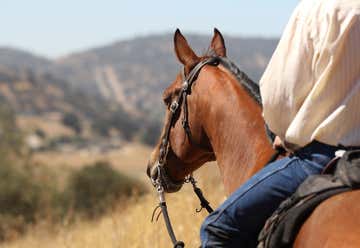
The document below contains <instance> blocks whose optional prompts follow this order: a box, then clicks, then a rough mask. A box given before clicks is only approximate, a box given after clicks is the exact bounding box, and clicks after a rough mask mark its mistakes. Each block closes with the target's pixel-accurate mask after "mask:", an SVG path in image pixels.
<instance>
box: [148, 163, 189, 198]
mask: <svg viewBox="0 0 360 248" xmlns="http://www.w3.org/2000/svg"><path fill="white" fill-rule="evenodd" d="M147 174H148V176H149V178H150V180H151V183H152V184H153V185H154V187H157V186H159V185H161V186H162V187H163V189H164V191H165V192H166V193H174V192H177V191H179V190H180V189H181V187H182V186H183V184H184V181H185V180H181V181H174V180H172V179H171V178H170V177H169V175H168V174H167V172H166V170H165V167H164V165H162V164H160V163H159V161H156V162H155V164H154V165H153V166H150V164H149V165H148V168H147Z"/></svg>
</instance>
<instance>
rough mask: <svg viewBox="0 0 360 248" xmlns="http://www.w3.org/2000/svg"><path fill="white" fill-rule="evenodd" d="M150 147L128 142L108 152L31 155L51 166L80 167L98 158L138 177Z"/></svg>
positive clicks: (143, 171)
mask: <svg viewBox="0 0 360 248" xmlns="http://www.w3.org/2000/svg"><path fill="white" fill-rule="evenodd" d="M150 153H151V148H150V147H148V146H145V145H142V144H138V143H128V144H126V145H124V146H123V147H121V148H120V149H117V150H111V151H109V152H103V153H98V152H91V151H87V150H83V151H80V152H79V151H73V152H58V151H53V152H52V151H49V152H39V153H36V154H34V155H33V158H32V159H33V161H34V162H39V163H41V164H49V163H50V166H51V167H52V168H54V167H60V168H66V167H70V168H80V167H82V166H84V165H88V164H91V163H94V162H96V161H99V160H106V161H108V162H110V163H111V164H112V165H113V167H114V168H116V169H119V170H121V171H122V172H124V173H126V174H128V175H130V176H135V177H138V175H144V173H145V169H146V164H147V161H148V159H149V156H150Z"/></svg>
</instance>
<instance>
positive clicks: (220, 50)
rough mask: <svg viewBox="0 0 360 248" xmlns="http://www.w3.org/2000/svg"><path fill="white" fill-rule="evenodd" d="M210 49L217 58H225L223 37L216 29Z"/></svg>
mask: <svg viewBox="0 0 360 248" xmlns="http://www.w3.org/2000/svg"><path fill="white" fill-rule="evenodd" d="M210 48H211V49H212V50H213V51H214V52H215V54H216V55H217V56H219V57H226V47H225V41H224V37H223V36H222V34H221V33H220V31H219V30H218V29H217V28H214V36H213V38H212V41H211V44H210Z"/></svg>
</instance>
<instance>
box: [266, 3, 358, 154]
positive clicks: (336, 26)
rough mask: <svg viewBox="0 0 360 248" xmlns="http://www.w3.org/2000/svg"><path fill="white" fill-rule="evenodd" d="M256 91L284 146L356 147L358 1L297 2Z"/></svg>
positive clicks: (271, 127)
mask: <svg viewBox="0 0 360 248" xmlns="http://www.w3.org/2000/svg"><path fill="white" fill-rule="evenodd" d="M260 92H261V96H262V100H263V115H264V118H265V121H266V123H267V124H268V125H269V127H270V129H271V130H272V131H273V132H274V133H275V134H277V135H278V136H279V137H280V138H281V139H282V140H283V141H284V142H285V143H287V144H289V146H288V147H289V148H291V147H293V148H296V147H303V146H305V145H306V144H308V143H310V142H311V141H313V140H317V141H320V142H323V143H326V144H329V145H339V144H341V145H344V146H360V0H303V1H301V2H300V3H299V5H298V6H297V8H296V9H295V11H294V13H293V14H292V16H291V18H290V21H289V23H288V24H287V26H286V28H285V31H284V33H283V36H282V37H281V39H280V42H279V44H278V46H277V48H276V50H275V52H274V54H273V56H272V58H271V60H270V62H269V65H268V67H267V69H266V70H265V72H264V75H263V76H262V78H261V80H260ZM292 145H293V146H292Z"/></svg>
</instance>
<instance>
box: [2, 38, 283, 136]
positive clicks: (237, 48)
mask: <svg viewBox="0 0 360 248" xmlns="http://www.w3.org/2000/svg"><path fill="white" fill-rule="evenodd" d="M187 37H188V40H189V43H190V44H191V46H192V47H193V48H194V49H195V51H197V53H198V54H202V53H204V52H205V51H206V49H207V47H208V44H209V42H210V37H208V36H202V35H189V36H187ZM225 40H226V45H227V48H228V56H229V57H230V58H231V59H232V60H234V61H235V62H236V63H237V64H238V65H239V67H240V69H241V70H243V71H245V72H246V73H247V74H248V75H249V76H250V77H251V78H253V79H254V80H255V81H257V80H259V78H260V76H261V74H262V72H263V70H264V68H265V66H266V64H267V62H268V60H269V58H270V56H271V54H272V52H273V50H274V48H275V46H276V43H277V40H276V39H260V38H235V37H226V36H225ZM180 68H181V66H180V64H179V63H178V62H177V59H176V57H175V55H174V52H173V44H172V35H170V34H165V35H151V36H146V37H138V38H134V39H131V40H126V41H119V42H115V43H113V44H110V45H106V46H103V47H98V48H94V49H90V50H87V51H83V52H78V53H73V54H70V55H67V56H64V57H62V58H59V59H56V60H50V59H47V58H43V57H39V56H36V55H33V54H31V53H29V52H26V51H22V50H17V49H14V48H0V101H2V102H3V103H6V105H7V106H9V107H10V108H11V109H13V110H14V111H15V113H16V114H17V115H18V116H19V115H21V116H24V115H25V116H30V117H31V118H33V117H40V119H43V120H44V121H48V120H49V118H48V116H49V113H51V114H54V113H55V114H56V115H57V116H58V118H57V120H59V121H60V120H61V119H62V118H63V117H64V115H65V114H69V113H70V114H72V115H75V116H76V118H78V119H79V120H80V125H81V126H84V125H85V126H87V127H88V128H87V129H88V130H90V131H88V133H89V132H90V133H96V134H98V135H100V136H108V135H110V133H113V134H114V132H113V130H114V129H115V130H117V131H118V132H120V134H121V135H120V136H119V137H122V138H125V139H133V138H134V137H135V136H137V137H139V136H141V137H143V139H145V140H147V141H148V142H149V143H152V142H154V140H155V139H156V136H157V133H158V132H159V130H158V129H159V122H161V120H162V115H163V107H162V106H161V94H162V92H163V90H164V89H165V88H166V87H167V86H168V85H169V84H170V83H171V82H172V80H173V79H174V76H175V74H176V73H177V71H178V70H180ZM52 116H54V115H52ZM52 121H54V120H53V119H52ZM25 123H26V122H25ZM25 126H26V124H25ZM89 128H90V129H89ZM149 135H150V137H149ZM115 136H118V135H117V134H116V132H115Z"/></svg>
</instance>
